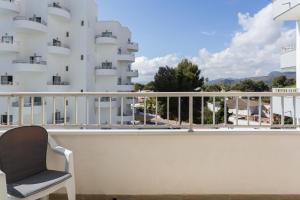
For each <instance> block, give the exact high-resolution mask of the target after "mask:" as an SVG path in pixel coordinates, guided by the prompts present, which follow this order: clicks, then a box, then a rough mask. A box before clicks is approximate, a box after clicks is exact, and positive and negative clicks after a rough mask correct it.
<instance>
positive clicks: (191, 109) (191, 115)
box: [189, 96, 194, 132]
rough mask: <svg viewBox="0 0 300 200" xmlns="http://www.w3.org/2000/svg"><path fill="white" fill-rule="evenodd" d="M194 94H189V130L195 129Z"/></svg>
mask: <svg viewBox="0 0 300 200" xmlns="http://www.w3.org/2000/svg"><path fill="white" fill-rule="evenodd" d="M193 126H194V119H193V96H189V132H193V131H194V127H193Z"/></svg>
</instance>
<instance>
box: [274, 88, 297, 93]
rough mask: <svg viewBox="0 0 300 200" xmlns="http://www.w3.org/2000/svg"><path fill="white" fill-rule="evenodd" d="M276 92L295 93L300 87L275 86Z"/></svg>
mask: <svg viewBox="0 0 300 200" xmlns="http://www.w3.org/2000/svg"><path fill="white" fill-rule="evenodd" d="M272 91H273V92H274V93H295V92H299V89H298V88H273V89H272Z"/></svg>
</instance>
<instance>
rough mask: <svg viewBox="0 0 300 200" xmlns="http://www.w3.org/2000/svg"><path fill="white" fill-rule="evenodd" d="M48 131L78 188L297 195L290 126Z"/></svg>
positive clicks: (298, 156) (59, 163)
mask: <svg viewBox="0 0 300 200" xmlns="http://www.w3.org/2000/svg"><path fill="white" fill-rule="evenodd" d="M50 132H51V134H52V135H55V136H54V138H55V139H56V140H57V141H58V143H59V144H60V145H62V146H64V147H67V148H69V149H71V150H72V151H73V152H74V156H75V157H74V160H75V175H76V176H75V178H76V187H77V190H76V191H77V193H78V194H107V195H110V194H114V195H116V194H120V195H128V194H131V195H163V194H179V195H181V194H299V185H300V175H299V168H300V153H299V152H298V151H297V150H296V149H298V147H299V145H300V140H299V135H298V134H296V133H297V131H286V132H285V131H283V130H277V131H276V130H273V131H272V130H269V131H268V130H257V131H246V130H244V131H243V130H236V131H228V130H215V131H214V130H211V131H205V130H203V131H201V132H197V131H196V132H195V133H188V132H187V131H176V130H174V131H171V132H170V131H161V130H154V131H147V130H143V131H134V130H128V131H126V130H120V131H115V132H113V131H93V130H90V131H88V130H78V131H72V130H63V131H59V130H57V131H50ZM48 159H49V160H48V163H49V166H50V168H55V169H63V166H64V162H63V159H62V158H61V157H59V156H56V155H54V154H52V153H51V154H50V156H49V157H48ZM245 186H247V187H245Z"/></svg>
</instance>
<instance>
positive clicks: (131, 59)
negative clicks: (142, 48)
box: [117, 52, 135, 63]
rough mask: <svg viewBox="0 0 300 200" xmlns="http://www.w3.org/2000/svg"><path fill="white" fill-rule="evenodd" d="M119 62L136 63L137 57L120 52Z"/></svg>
mask: <svg viewBox="0 0 300 200" xmlns="http://www.w3.org/2000/svg"><path fill="white" fill-rule="evenodd" d="M117 60H118V61H120V62H130V63H132V62H134V61H135V56H134V54H129V53H122V52H119V53H118V55H117Z"/></svg>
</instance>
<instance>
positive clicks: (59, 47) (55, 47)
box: [48, 41, 71, 56]
mask: <svg viewBox="0 0 300 200" xmlns="http://www.w3.org/2000/svg"><path fill="white" fill-rule="evenodd" d="M48 53H49V54H55V55H62V56H68V55H70V54H71V49H70V47H69V46H68V45H65V44H61V42H60V41H58V42H50V43H48Z"/></svg>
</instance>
